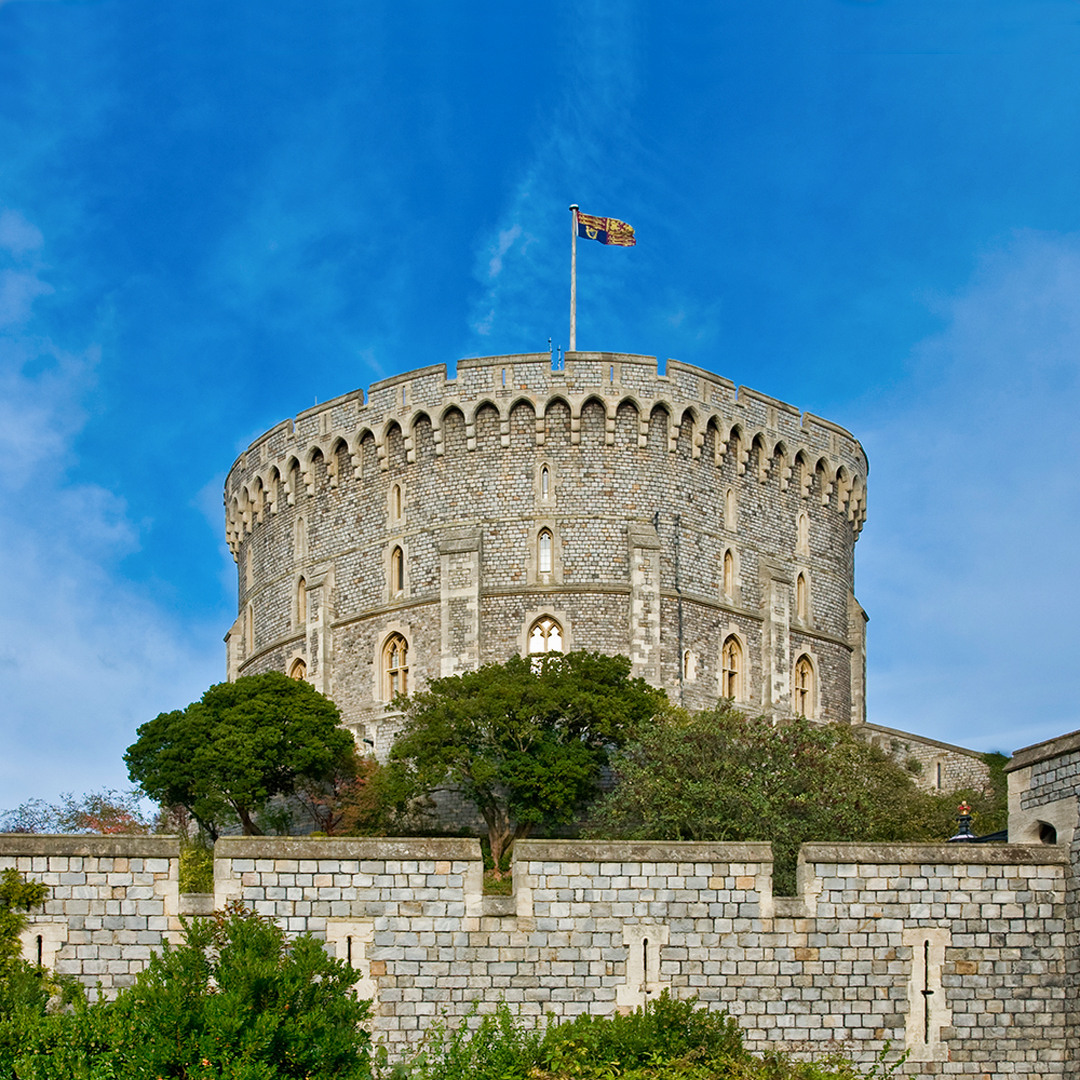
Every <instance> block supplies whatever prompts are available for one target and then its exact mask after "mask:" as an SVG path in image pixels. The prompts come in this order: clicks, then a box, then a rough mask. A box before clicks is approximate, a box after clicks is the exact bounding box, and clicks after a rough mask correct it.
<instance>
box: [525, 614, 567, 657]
mask: <svg viewBox="0 0 1080 1080" xmlns="http://www.w3.org/2000/svg"><path fill="white" fill-rule="evenodd" d="M562 651H563V632H562V627H561V626H560V625H559V624H558V623H557V622H556V621H555V620H554V619H553V618H552V617H551V616H550V615H541V616H540V618H539V619H537V620H536V622H534V623H533V624H532V626H531V627H529V655H530V656H538V655H540V654H541V653H549V652H562Z"/></svg>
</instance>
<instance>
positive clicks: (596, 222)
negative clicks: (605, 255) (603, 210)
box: [577, 210, 637, 247]
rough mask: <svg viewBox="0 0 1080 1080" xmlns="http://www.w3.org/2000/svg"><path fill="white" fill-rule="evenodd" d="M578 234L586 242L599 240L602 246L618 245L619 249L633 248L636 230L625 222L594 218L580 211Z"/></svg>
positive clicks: (614, 219) (635, 241) (609, 218)
mask: <svg viewBox="0 0 1080 1080" xmlns="http://www.w3.org/2000/svg"><path fill="white" fill-rule="evenodd" d="M577 234H578V236H582V237H584V238H585V239H586V240H599V241H600V243H601V244H618V246H619V247H633V246H634V245H635V244H636V243H637V240H635V239H634V228H633V226H632V225H627V224H626V222H625V221H619V220H617V219H616V218H613V217H594V216H593V215H592V214H583V213H581V211H580V210H579V211H578V216H577Z"/></svg>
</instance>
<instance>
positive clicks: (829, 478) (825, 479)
mask: <svg viewBox="0 0 1080 1080" xmlns="http://www.w3.org/2000/svg"><path fill="white" fill-rule="evenodd" d="M814 475H815V476H817V477H818V483H819V488H820V492H821V505H822V506H828V505H829V503H830V501H831V500H832V493H833V487H834V486H835V484H834V479H833V478H834V477H835V476H836V470H835V467H834V466H833V463H832V462H831V461H829V460H828V459H827V458H819V459H818V463H817V465H816V466H814Z"/></svg>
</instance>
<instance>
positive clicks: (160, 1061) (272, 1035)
mask: <svg viewBox="0 0 1080 1080" xmlns="http://www.w3.org/2000/svg"><path fill="white" fill-rule="evenodd" d="M357 977H358V973H357V972H356V971H355V970H353V969H352V968H351V967H349V965H347V964H345V963H344V962H343V961H339V960H332V959H331V958H330V957H328V956H327V954H326V952H325V950H324V949H323V947H322V945H321V944H320V943H319V942H318V941H315V940H314V939H313V938H311V937H308V936H306V935H305V936H303V937H300V938H296V939H294V940H291V941H290V940H287V939H286V936H285V933H284V931H283V930H282V929H281V928H280V927H279V926H278V925H277V924H276V923H274V922H272V921H270V920H266V919H262V918H260V917H259V916H257V915H255V914H253V913H252V912H250V911H246V910H245V909H243V908H242V907H239V906H233V907H232V908H230V909H229V910H227V911H225V912H219V913H216V914H215V915H214V916H212V917H210V918H205V919H194V920H192V921H191V922H190V923H186V924H185V928H184V935H183V941H182V943H181V944H180V945H179V946H177V947H175V948H168V947H166V949H165V951H164V952H163V953H162V954H160V955H156V956H154V957H153V958H152V960H151V962H150V964H149V966H148V967H147V969H146V970H145V971H143V972H141V973H140V974H139V976H138V977H137V979H136V982H135V984H134V986H132V987H130V988H128V989H126V990H124V991H121V993H120V994H119V995H118V997H117V998H116V1000H115V1001H112V1002H108V1001H104V1000H98V1001H96V1002H94V1003H92V1004H91V1003H88V1002H87V1001H86V1000H85V998H84V997H81V996H80V998H79V999H78V1000H76V1001H75V1002H74V1007H73V1008H72V1009H71V1010H70V1011H61V1012H55V1013H50V1012H48V1011H47V1010H46V1008H45V1007H44V1006H43V1005H42V1006H41V1007H40V1008H39V1009H38V1010H37V1011H36V1013H32V1012H31V1011H29V1010H24V1012H23V1014H22V1016H21V1017H20V1020H21V1024H22V1031H21V1038H20V1039H19V1040H18V1042H17V1043H15V1044H14V1045H8V1046H6V1047H0V1051H2V1050H5V1049H6V1050H7V1052H8V1053H9V1055H10V1057H9V1058H8V1059H7V1060H4V1059H2V1058H0V1075H3V1076H14V1077H16V1078H18V1080H69V1078H70V1080H75V1078H87V1080H113V1078H123V1080H157V1078H166V1077H169V1078H185V1080H186V1078H195V1077H200V1078H206V1080H209V1078H215V1080H279V1078H280V1080H286V1078H288V1080H293V1078H296V1080H300V1078H307V1077H310V1078H312V1080H315V1078H318V1080H324V1078H325V1080H360V1078H368V1077H370V1076H371V1061H370V1053H369V1036H368V1034H367V1032H366V1031H365V1030H364V1028H363V1027H362V1026H361V1025H362V1023H363V1021H364V1020H366V1019H367V1017H368V1003H367V1002H366V1001H359V1000H357V998H356V994H355V991H354V990H353V989H352V986H353V983H354V982H355V980H356V979H357Z"/></svg>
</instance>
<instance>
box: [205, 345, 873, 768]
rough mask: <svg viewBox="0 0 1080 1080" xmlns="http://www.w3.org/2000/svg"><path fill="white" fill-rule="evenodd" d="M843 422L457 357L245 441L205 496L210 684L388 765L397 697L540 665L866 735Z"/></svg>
mask: <svg viewBox="0 0 1080 1080" xmlns="http://www.w3.org/2000/svg"><path fill="white" fill-rule="evenodd" d="M866 474H867V462H866V456H865V454H864V452H863V450H862V447H861V446H860V445H859V443H858V441H857V440H856V439H855V438H854V436H852V435H851V434H850V433H849V432H847V431H845V430H844V429H843V428H841V427H839V426H837V425H835V424H832V423H830V422H829V421H827V420H823V419H821V418H820V417H816V416H813V415H812V414H810V413H800V412H799V410H797V409H795V408H793V407H792V406H790V405H787V404H785V403H783V402H781V401H777V400H776V399H774V398H770V397H767V396H765V395H763V394H760V393H758V392H756V391H754V390H750V389H747V388H745V387H741V388H738V389H736V387H735V385H734V383H732V382H731V381H730V380H727V379H724V378H722V377H720V376H717V375H715V374H713V373H711V372H708V371H705V370H703V369H700V368H696V367H692V366H690V365H687V364H682V363H679V362H678V361H675V360H669V361H668V363H667V367H666V373H665V374H663V375H661V374H659V371H658V367H657V363H656V359H655V358H654V357H645V356H633V355H627V354H621V353H571V354H568V355H567V357H566V360H565V364H564V366H562V367H559V368H557V369H554V370H553V365H552V358H551V356H550V354H548V353H536V354H523V355H514V356H497V357H485V358H479V359H467V360H461V361H459V362H458V365H457V372H456V377H455V378H452V379H451V378H448V377H447V370H446V367H445V366H444V365H434V366H431V367H425V368H420V369H417V370H415V371H410V372H406V373H405V374H402V375H398V376H394V377H393V378H389V379H384V380H382V381H380V382H377V383H374V384H373V385H372V386H371V387H370V390H369V393H368V395H367V396H366V397H365V395H364V393H363V391H361V390H356V391H354V392H352V393H350V394H346V395H344V396H342V397H339V398H335V399H334V400H332V401H329V402H326V403H325V404H320V405H317V406H315V407H313V408H311V409H308V410H306V411H304V412H302V413H300V414H299V415H298V416H297V417H296V418H295V420H287V421H284V422H283V423H281V424H278V425H277V426H276V427H274V428H272V429H271V430H270V431H268V432H266V434H264V435H263V436H261V437H260V438H259V439H257V440H255V442H253V443H252V444H251V446H250V447H249V448H248V449H247V450H246V451H245V452H244V453H243V454H242V455H241V456H240V458H239V459H238V460H237V461H236V462H235V463H234V465H233V467H232V469H231V470H230V472H229V475H228V478H227V480H226V485H225V507H226V539H227V541H228V544H229V547H230V549H231V550H232V552H233V555H234V557H235V558H236V560H237V563H238V567H239V593H240V598H239V599H240V602H239V618H238V619H237V621H236V623H235V624H234V626H233V628H232V630H231V631H230V633H229V635H228V636H227V643H228V651H229V676H230V678H235V677H237V676H238V675H241V674H254V673H257V672H259V671H264V670H284V671H290V672H291V673H293V674H297V675H298V676H302V677H305V678H308V679H309V680H311V681H312V682H314V683H315V685H316V686H317V687H318V688H319V689H321V690H323V691H324V692H327V693H329V694H331V696H333V697H334V699H335V700H336V701H337V702H338V704H339V706H340V707H341V708H342V711H343V715H344V716H345V719H346V722H347V723H348V724H349V725H350V727H352V729H353V730H354V732H356V734H357V735H358V737H364V738H369V739H371V740H372V741H373V742H375V743H376V745H378V746H379V748H380V750H381V749H384V748H385V745H386V740H387V738H388V737H389V734H390V729H388V728H387V727H386V725H385V724H384V723H382V721H383V718H384V717H385V714H386V710H385V703H386V702H387V701H388V700H389V698H390V697H391V696H392V693H393V691H394V690H395V689H401V688H403V687H404V688H405V689H407V690H410V691H411V690H412V689H415V688H419V687H422V686H423V685H424V684H425V683H426V682H427V681H428V680H430V679H431V678H434V677H438V676H440V675H448V674H453V673H455V672H459V671H463V670H468V669H470V668H474V667H476V666H478V665H479V664H482V663H485V662H489V661H502V660H505V659H506V658H507V657H508V656H509V655H511V654H512V653H528V652H530V651H537V650H539V649H545V648H561V649H570V648H587V649H595V650H598V651H602V652H609V653H623V654H626V655H629V656H630V658H631V660H632V663H633V666H634V669H635V672H636V673H637V674H640V675H643V676H644V677H646V678H648V679H649V680H650V681H651V682H653V683H655V684H656V685H661V686H664V687H665V688H666V689H667V690H668V692H669V694H670V695H671V696H672V697H673V698H674V699H675V700H676V701H682V702H683V703H684V704H686V705H687V706H689V707H701V706H705V705H708V704H711V703H713V702H715V701H716V700H717V699H718V698H720V697H724V696H728V697H734V698H735V699H736V701H738V702H740V703H742V704H744V705H745V706H746V708H747V709H748V710H764V711H768V712H774V713H780V714H791V713H798V712H805V713H806V714H807V715H809V716H813V717H815V718H818V719H821V720H830V721H840V722H845V723H847V722H852V721H854V722H860V721H861V720H862V719H864V712H865V708H864V700H863V671H864V664H865V660H864V657H865V647H864V640H865V639H864V626H865V615H864V614H863V612H862V609H861V608H860V607H859V605H858V603H857V601H856V600H855V598H854V592H853V584H854V545H855V541H856V539H857V537H858V534H859V530H860V529H861V527H862V523H863V521H864V520H865V515H866Z"/></svg>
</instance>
